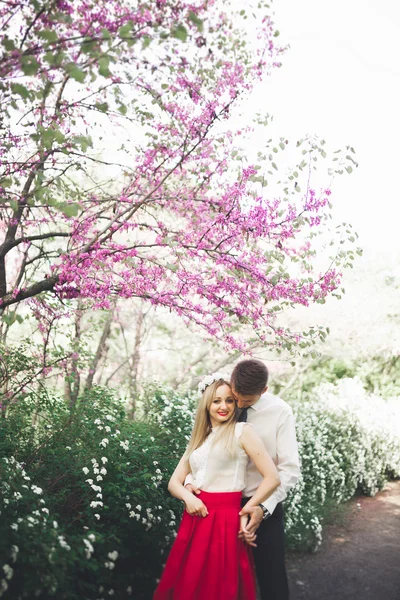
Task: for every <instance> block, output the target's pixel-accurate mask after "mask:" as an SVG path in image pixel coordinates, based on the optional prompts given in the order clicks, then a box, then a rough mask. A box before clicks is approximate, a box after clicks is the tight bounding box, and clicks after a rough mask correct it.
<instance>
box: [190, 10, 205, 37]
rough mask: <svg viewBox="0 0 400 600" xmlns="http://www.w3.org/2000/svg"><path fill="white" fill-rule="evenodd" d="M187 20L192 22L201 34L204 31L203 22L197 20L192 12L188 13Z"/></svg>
mask: <svg viewBox="0 0 400 600" xmlns="http://www.w3.org/2000/svg"><path fill="white" fill-rule="evenodd" d="M189 19H190V20H191V21H192V23H194V24H195V25H196V27H197V29H198V30H199V31H200V32H202V31H203V29H204V24H203V21H202V20H201V19H199V17H198V16H197V15H196V13H194V12H193V11H192V10H191V11H190V12H189Z"/></svg>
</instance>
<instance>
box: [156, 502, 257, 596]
mask: <svg viewBox="0 0 400 600" xmlns="http://www.w3.org/2000/svg"><path fill="white" fill-rule="evenodd" d="M241 497H242V494H241V492H224V493H210V492H201V493H200V494H199V495H198V498H200V499H201V500H202V501H203V502H204V504H205V505H206V507H207V509H208V515H207V517H197V516H195V517H192V516H190V515H189V513H187V512H186V511H185V512H184V515H183V517H182V521H181V524H180V527H179V530H178V535H177V537H176V539H175V542H174V544H173V546H172V549H171V552H170V554H169V556H168V560H167V563H166V565H165V569H164V572H163V574H162V577H161V580H160V583H159V584H158V587H157V589H156V591H155V593H154V596H153V600H189V599H190V600H256V586H255V577H254V568H253V560H252V553H251V548H250V546H248V544H246V543H245V542H242V541H241V540H239V538H238V532H239V527H240V519H239V511H240V501H241Z"/></svg>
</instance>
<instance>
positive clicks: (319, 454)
mask: <svg viewBox="0 0 400 600" xmlns="http://www.w3.org/2000/svg"><path fill="white" fill-rule="evenodd" d="M293 408H294V413H295V417H296V423H297V437H298V442H299V451H300V457H301V463H302V469H301V472H302V475H301V478H300V481H299V482H298V484H297V486H296V487H295V488H294V489H293V490H292V491H291V492H290V494H289V498H288V500H287V502H286V507H285V508H286V510H285V515H286V531H287V536H288V541H289V544H290V545H292V546H300V547H302V548H304V547H306V546H308V547H311V548H314V549H315V548H316V547H317V546H318V545H319V543H320V542H321V539H322V523H323V517H324V513H325V507H326V505H327V504H328V503H329V502H332V501H334V502H336V503H339V502H343V501H345V500H348V499H349V498H351V497H352V496H353V495H354V494H355V493H356V492H360V493H363V494H368V495H374V494H375V493H376V492H377V491H378V490H380V489H381V488H382V487H383V485H384V483H385V482H386V481H387V480H388V479H389V478H393V477H396V476H399V475H400V399H399V398H393V399H391V400H383V399H382V398H380V397H378V396H375V395H372V394H368V393H367V392H366V391H365V389H364V387H363V384H362V382H361V380H360V379H358V378H353V379H342V380H339V382H338V383H337V384H332V383H326V384H321V385H320V386H318V387H317V388H316V389H315V391H314V394H313V395H310V397H309V399H308V400H307V401H305V402H301V403H297V404H296V403H295V404H293Z"/></svg>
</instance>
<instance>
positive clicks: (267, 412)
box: [243, 392, 300, 514]
mask: <svg viewBox="0 0 400 600" xmlns="http://www.w3.org/2000/svg"><path fill="white" fill-rule="evenodd" d="M247 422H248V423H251V424H252V426H253V427H254V430H255V431H256V432H257V433H258V435H259V436H260V438H261V439H262V441H263V442H264V446H265V448H266V450H267V452H268V454H269V455H270V457H271V458H272V460H273V461H274V463H275V465H276V467H277V469H278V473H279V477H280V479H281V483H280V486H279V487H278V488H277V489H276V490H275V492H273V493H272V494H271V496H270V497H269V498H267V500H265V502H263V504H264V506H265V507H266V508H267V509H268V510H269V512H270V513H271V514H272V513H273V512H274V510H275V507H276V505H277V504H278V502H282V501H283V500H285V498H286V496H287V493H288V491H289V489H290V488H291V487H293V486H294V485H295V483H296V482H297V480H298V478H299V476H300V461H299V453H298V448H297V440H296V429H295V422H294V417H293V412H292V409H291V408H290V406H289V404H287V403H286V402H285V401H284V400H282V399H281V398H279V397H278V396H273V395H272V394H269V393H268V392H266V393H265V394H263V395H262V396H261V398H260V399H259V400H257V402H256V403H255V404H253V405H252V406H249V407H248V409H247ZM261 479H262V477H261V475H260V473H259V472H258V470H257V469H256V467H255V465H254V463H253V462H252V461H249V464H248V467H247V481H246V487H245V489H244V490H243V496H244V497H245V498H250V497H251V496H253V495H254V493H255V491H256V489H257V488H258V486H259V485H260V483H261Z"/></svg>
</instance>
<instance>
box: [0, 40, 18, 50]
mask: <svg viewBox="0 0 400 600" xmlns="http://www.w3.org/2000/svg"><path fill="white" fill-rule="evenodd" d="M1 43H2V44H3V46H4V48H5V49H6V50H7V52H12V50H15V49H16V45H15V43H14V40H10V38H8V37H5V38H4V39H3V41H2V42H1Z"/></svg>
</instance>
